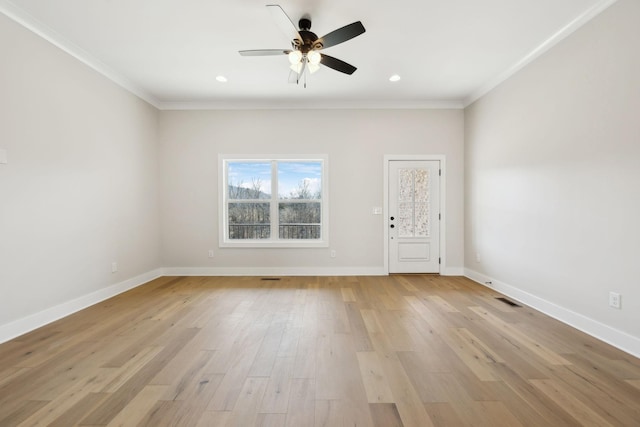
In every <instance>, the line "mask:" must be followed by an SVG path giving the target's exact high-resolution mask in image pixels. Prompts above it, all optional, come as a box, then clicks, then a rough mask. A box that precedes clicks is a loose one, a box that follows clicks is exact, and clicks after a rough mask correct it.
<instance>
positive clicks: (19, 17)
mask: <svg viewBox="0 0 640 427" xmlns="http://www.w3.org/2000/svg"><path fill="white" fill-rule="evenodd" d="M0 13H2V14H4V15H6V16H7V17H8V18H9V19H11V20H13V21H15V22H17V23H18V24H20V25H22V26H23V27H25V28H26V29H28V30H29V31H31V32H33V33H35V34H37V35H38V36H40V37H41V38H43V39H45V40H46V41H48V42H49V43H51V44H53V45H54V46H56V47H58V48H59V49H61V50H62V51H64V52H66V53H68V54H69V55H71V56H72V57H74V58H75V59H77V60H78V61H80V62H82V63H83V64H85V65H86V66H88V67H89V68H91V69H93V70H95V71H97V72H98V73H100V74H102V75H103V76H105V77H106V78H108V79H109V80H111V81H113V82H114V83H115V84H117V85H118V86H120V87H122V88H123V89H125V90H127V91H128V92H130V93H132V94H134V95H135V96H137V97H138V98H141V99H142V100H144V101H146V102H148V103H149V104H151V105H153V106H154V107H156V108H159V107H158V106H159V105H160V101H159V100H158V99H156V98H155V97H154V96H153V95H151V94H149V93H147V92H146V91H144V90H142V89H140V88H139V87H138V86H137V85H135V84H134V83H132V82H131V81H130V80H128V79H127V78H125V77H124V76H122V75H121V74H119V73H117V72H115V71H114V70H112V69H111V68H109V67H108V66H107V65H105V64H104V63H102V62H101V61H100V60H98V59H97V58H95V57H94V56H92V55H91V54H90V53H89V52H87V51H86V50H84V49H82V48H81V47H80V46H78V45H76V44H75V43H73V42H71V41H70V40H68V39H66V38H65V37H63V36H62V35H60V34H58V33H57V32H56V31H54V30H53V29H51V28H49V27H48V26H47V25H45V24H44V23H42V22H41V21H39V20H37V19H36V18H34V17H33V16H31V15H30V14H29V13H28V12H26V11H25V10H24V9H22V8H20V7H18V6H16V5H15V4H13V3H12V2H11V1H9V0H0Z"/></svg>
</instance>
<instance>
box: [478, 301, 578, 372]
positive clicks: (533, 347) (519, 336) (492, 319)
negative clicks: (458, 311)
mask: <svg viewBox="0 0 640 427" xmlns="http://www.w3.org/2000/svg"><path fill="white" fill-rule="evenodd" d="M470 308H471V310H472V311H474V312H476V313H477V314H479V315H480V316H482V317H483V318H484V319H485V320H487V321H488V322H489V323H491V324H492V325H494V326H496V327H497V328H499V329H500V330H501V331H502V332H504V333H505V334H507V335H508V336H509V337H511V338H513V339H515V340H517V341H518V342H519V343H521V344H522V345H523V346H525V347H526V348H527V349H528V350H529V351H531V352H533V353H535V354H536V355H538V356H539V357H540V358H542V359H544V360H545V361H546V362H547V363H549V364H551V365H570V364H571V362H569V361H568V360H567V359H565V358H563V357H562V356H560V355H559V354H557V353H554V352H553V351H551V350H549V349H548V348H546V347H544V346H543V345H541V344H539V343H537V342H535V341H533V340H532V339H531V338H529V337H528V336H527V335H526V334H524V333H523V332H521V331H519V330H518V329H517V328H516V327H514V326H513V325H510V324H508V323H506V322H504V321H502V320H501V319H499V318H498V317H497V316H495V315H494V314H492V313H490V312H489V311H488V310H487V309H484V308H482V307H470Z"/></svg>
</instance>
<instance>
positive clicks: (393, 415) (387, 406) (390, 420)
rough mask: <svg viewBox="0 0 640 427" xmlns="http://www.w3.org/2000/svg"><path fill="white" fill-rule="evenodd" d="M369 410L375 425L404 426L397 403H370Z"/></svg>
mask: <svg viewBox="0 0 640 427" xmlns="http://www.w3.org/2000/svg"><path fill="white" fill-rule="evenodd" d="M369 410H370V411H371V418H373V425H374V426H375V427H403V426H404V424H403V423H402V419H400V414H399V413H398V408H397V407H396V405H395V403H370V404H369Z"/></svg>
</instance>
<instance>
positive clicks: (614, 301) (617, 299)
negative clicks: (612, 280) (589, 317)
mask: <svg viewBox="0 0 640 427" xmlns="http://www.w3.org/2000/svg"><path fill="white" fill-rule="evenodd" d="M621 298H622V296H621V295H620V294H619V293H617V292H609V307H613V308H620V305H621Z"/></svg>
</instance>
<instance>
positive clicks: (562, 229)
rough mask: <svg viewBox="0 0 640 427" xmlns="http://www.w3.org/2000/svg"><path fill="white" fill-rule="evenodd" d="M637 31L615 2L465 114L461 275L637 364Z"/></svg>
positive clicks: (638, 17)
mask: <svg viewBox="0 0 640 427" xmlns="http://www.w3.org/2000/svg"><path fill="white" fill-rule="evenodd" d="M639 22H640V2H638V1H636V0H620V1H618V2H617V3H616V4H614V5H613V6H612V7H611V8H609V9H607V10H606V11H604V12H603V13H602V14H601V15H599V16H598V17H596V18H595V19H594V20H592V21H591V22H589V23H588V24H586V25H585V26H584V27H582V28H581V29H580V30H578V31H577V32H576V33H574V34H573V35H571V36H570V37H569V38H567V39H565V40H564V41H563V42H561V43H560V44H559V45H558V46H556V47H554V48H553V49H552V50H550V51H549V52H547V53H546V54H545V55H544V56H542V57H541V58H539V59H538V60H536V61H535V62H534V63H532V64H530V65H529V66H528V67H526V68H525V69H523V70H522V71H521V72H519V73H518V74H517V75H515V76H514V77H512V78H511V79H509V80H508V81H506V82H505V83H503V84H502V85H501V86H499V87H498V88H496V89H495V90H493V91H492V92H490V93H489V94H488V95H486V96H485V97H483V98H481V99H480V100H479V101H477V102H476V103H474V104H473V105H471V106H470V107H469V108H467V109H466V111H465V140H466V142H465V157H466V160H465V161H466V164H465V166H466V167H465V172H466V181H465V183H466V229H465V243H466V254H465V265H466V267H467V269H468V274H469V275H470V276H471V277H474V278H477V279H478V280H480V281H485V280H491V281H493V282H494V285H497V286H498V287H499V288H501V289H503V290H505V291H507V292H510V293H511V294H513V295H514V296H517V297H519V298H521V299H523V300H525V302H530V303H534V304H537V305H538V307H540V308H543V309H545V310H546V311H548V312H550V313H552V314H554V315H556V316H558V317H561V318H564V319H565V320H567V321H569V322H571V323H573V324H574V325H576V326H578V327H580V328H582V329H586V330H589V331H590V332H591V333H595V334H596V335H599V336H601V337H602V338H604V339H606V340H608V341H614V342H615V344H617V345H619V346H621V347H625V348H626V349H627V350H630V351H632V352H634V353H635V354H640V260H639V259H638V257H639V255H640V250H639V249H638V248H639V244H638V242H640V225H639V218H640V191H639V189H638V185H639V184H640V163H639V161H640V115H639V114H640V25H638V23H639ZM477 255H479V256H480V262H477V261H476V256H477ZM609 291H617V292H619V293H621V294H622V309H621V310H615V309H612V308H609V307H608V293H609Z"/></svg>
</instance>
